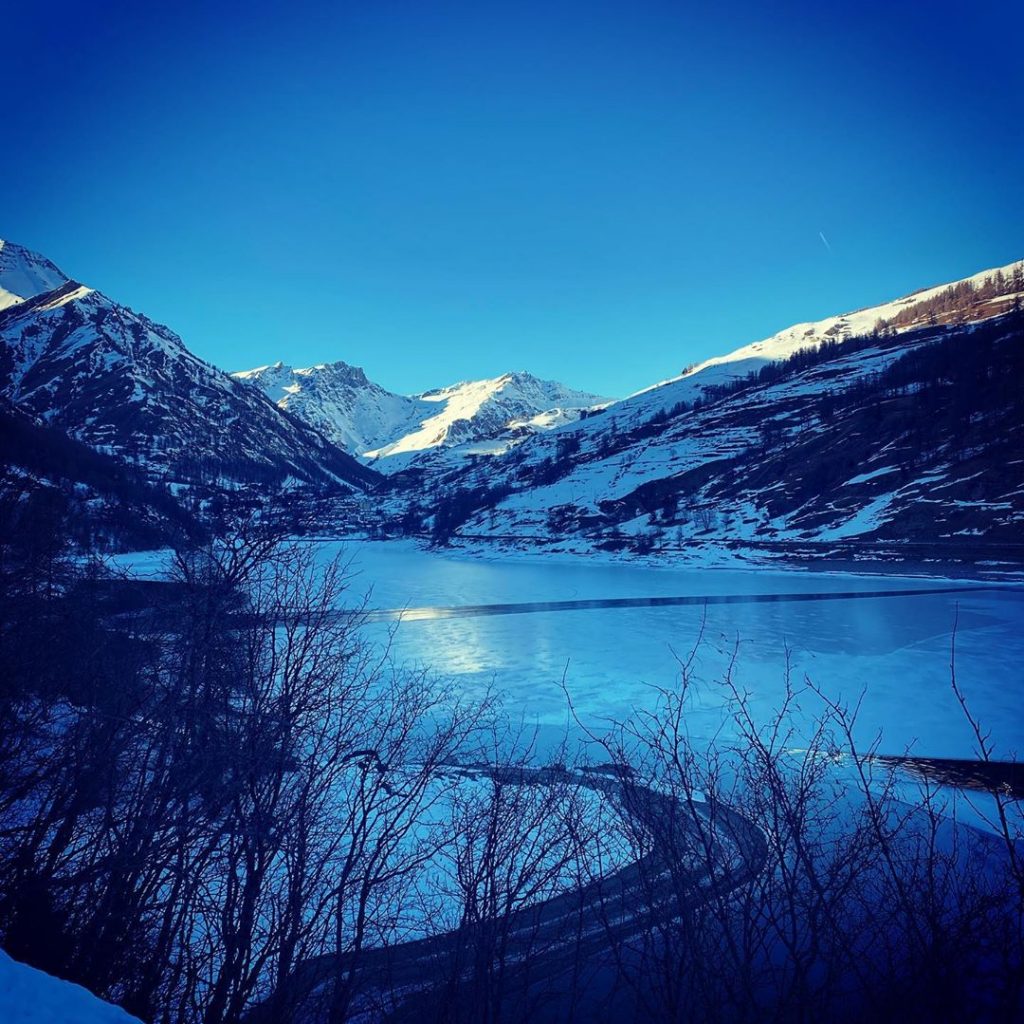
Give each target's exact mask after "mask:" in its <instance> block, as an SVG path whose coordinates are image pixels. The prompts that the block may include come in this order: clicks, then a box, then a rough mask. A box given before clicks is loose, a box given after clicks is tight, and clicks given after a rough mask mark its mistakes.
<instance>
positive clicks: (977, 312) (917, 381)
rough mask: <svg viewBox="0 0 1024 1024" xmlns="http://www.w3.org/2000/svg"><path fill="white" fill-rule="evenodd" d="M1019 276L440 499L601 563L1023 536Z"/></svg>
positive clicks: (627, 408)
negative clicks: (578, 547)
mask: <svg viewBox="0 0 1024 1024" xmlns="http://www.w3.org/2000/svg"><path fill="white" fill-rule="evenodd" d="M1015 268H1016V265H1011V266H1010V267H1008V268H1002V273H1001V276H1000V277H998V278H996V272H995V271H985V272H982V273H981V274H978V275H975V276H974V277H973V278H969V279H966V280H967V281H968V282H970V283H971V285H972V286H973V287H967V286H963V287H961V282H955V283H954V284H953V285H950V286H944V287H942V288H933V289H928V290H927V291H924V292H919V293H916V294H915V295H913V296H910V297H908V298H907V299H904V300H898V301H897V302H894V303H888V304H885V305H883V306H877V307H873V308H872V309H870V310H864V311H861V312H859V313H856V314H846V315H844V316H839V317H833V318H830V319H827V320H824V321H820V322H819V323H817V324H804V325H799V326H798V327H795V328H790V329H789V330H788V331H783V332H780V333H779V334H778V335H775V336H773V337H772V338H769V339H765V340H764V341H763V342H759V343H756V344H755V345H752V346H746V347H744V348H742V349H738V350H736V352H734V353H732V354H731V356H728V357H723V358H722V359H719V360H709V361H708V362H707V363H704V364H702V365H701V366H700V367H697V368H694V369H693V370H692V371H690V372H689V373H687V374H685V375H682V376H680V377H677V378H674V379H673V380H671V381H666V382H664V383H663V384H661V385H659V386H656V387H654V388H651V389H648V390H647V391H644V392H640V393H638V394H636V395H633V396H631V397H629V398H627V399H624V400H623V401H622V402H618V403H615V404H613V405H611V406H609V407H608V408H607V409H604V410H602V411H597V412H595V413H592V414H591V415H589V416H588V417H587V418H586V419H585V420H583V421H582V422H580V423H578V424H570V425H567V426H563V427H561V428H558V429H555V430H553V431H550V432H548V433H546V434H543V435H539V436H536V437H533V438H531V439H530V440H528V441H527V442H525V443H524V444H522V445H520V446H519V447H518V448H517V449H516V450H514V451H512V452H509V453H508V454H506V455H504V456H502V457H499V458H497V459H494V460H491V461H489V462H488V464H487V465H486V467H484V466H479V465H478V466H469V467H467V468H466V469H465V471H463V472H462V473H451V474H449V475H448V476H447V478H443V479H442V480H441V482H440V483H441V486H442V487H443V488H448V489H450V491H451V492H453V493H454V492H458V491H461V492H462V493H463V494H464V495H467V496H468V497H465V498H463V499H462V500H461V507H463V508H465V507H466V506H467V505H469V504H470V503H471V502H473V501H476V502H479V503H481V504H478V505H477V508H478V509H479V511H478V512H477V513H476V514H474V515H472V516H471V517H470V518H469V520H468V521H466V522H465V523H464V524H462V525H461V526H460V528H459V529H460V531H461V532H462V533H463V534H464V535H466V536H491V537H500V538H509V537H516V538H521V539H522V540H523V542H526V543H536V542H537V541H541V542H544V541H556V540H565V539H566V538H572V537H575V539H576V540H577V541H580V540H582V541H583V543H584V544H605V543H610V544H614V543H622V538H621V533H620V531H624V532H625V534H626V536H627V537H628V535H629V534H630V533H636V532H637V531H639V532H648V533H652V532H653V533H660V534H662V535H664V536H667V535H668V533H669V532H671V535H672V537H671V540H672V543H673V544H676V545H677V546H678V545H679V544H685V543H686V542H687V538H691V537H693V538H709V537H714V538H715V539H716V540H718V541H720V542H729V541H737V540H740V541H742V540H751V539H755V538H756V539H758V540H762V541H782V540H787V541H807V540H824V539H849V538H851V537H862V536H886V537H888V538H889V539H892V538H895V537H901V536H902V537H905V538H908V539H923V540H927V541H929V542H934V541H937V540H938V539H940V538H942V537H946V538H956V537H960V538H964V537H981V536H985V537H992V538H1001V539H1002V540H1005V539H1006V538H1007V537H1010V536H1012V535H1013V534H1014V531H1017V532H1018V535H1019V530H1020V528H1021V524H1022V523H1024V448H1022V444H1024V417H1022V416H1021V412H1020V392H1019V384H1018V383H1017V382H1018V381H1019V380H1020V379H1022V378H1021V376H1020V372H1021V370H1020V360H1021V358H1022V357H1024V345H1022V339H1021V327H1020V324H1021V320H1020V316H1019V314H1013V313H1010V314H1008V315H1007V316H1000V315H999V314H1003V313H1007V312H1008V311H1009V310H1011V309H1013V307H1014V305H1015V301H1014V297H1015V296H1016V295H1017V292H1016V290H1015V289H1017V288H1018V287H1019V284H1020V280H1019V277H1017V279H1016V280H1015V277H1014V273H1013V271H1014V270H1015ZM993 279H995V280H993ZM933 300H935V301H934V302H933V304H932V305H931V306H928V305H925V306H924V307H923V308H921V309H918V308H917V307H919V306H920V304H921V303H926V304H927V303H929V302H932V301H933ZM879 319H884V320H886V321H889V322H890V323H889V324H888V325H887V326H886V328H885V329H884V330H880V331H879V332H878V333H877V334H874V333H873V329H874V328H875V326H876V323H877V321H878V320H879ZM933 321H934V322H933ZM844 339H845V343H843V342H844ZM832 340H835V341H838V342H839V344H836V345H828V346H825V345H823V344H822V343H823V342H825V341H832ZM802 349H811V350H812V352H813V354H811V355H807V356H803V357H801V358H799V359H797V360H794V361H793V362H792V363H790V364H786V365H783V364H781V363H778V364H777V365H776V366H774V367H773V368H772V369H771V370H765V372H764V373H760V374H759V376H758V377H757V378H756V379H751V378H749V377H748V374H750V373H751V372H752V371H760V370H761V369H762V368H764V367H766V366H767V365H768V364H769V363H772V362H776V361H777V360H781V359H783V358H784V357H786V356H789V355H792V354H794V353H796V352H798V351H799V350H802ZM905 356H907V357H910V358H908V359H907V360H906V362H905V363H903V364H902V365H901V361H902V360H903V357H905ZM488 494H491V495H495V496H497V497H496V499H492V500H496V502H497V503H496V504H492V503H491V501H490V500H488V498H487V495H488ZM453 504H456V505H458V504H459V503H458V502H455V503H453ZM609 533H611V534H612V537H611V539H609ZM616 533H619V536H618V537H616V536H615V534H616Z"/></svg>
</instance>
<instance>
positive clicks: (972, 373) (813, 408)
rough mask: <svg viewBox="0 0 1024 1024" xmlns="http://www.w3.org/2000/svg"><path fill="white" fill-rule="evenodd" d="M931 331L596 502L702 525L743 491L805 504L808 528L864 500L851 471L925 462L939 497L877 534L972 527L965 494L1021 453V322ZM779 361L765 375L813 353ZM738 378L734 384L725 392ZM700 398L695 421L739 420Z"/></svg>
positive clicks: (736, 410) (625, 512) (905, 468)
mask: <svg viewBox="0 0 1024 1024" xmlns="http://www.w3.org/2000/svg"><path fill="white" fill-rule="evenodd" d="M940 330H941V333H940V334H939V336H938V339H937V340H935V341H932V342H930V343H925V344H921V343H918V344H915V345H913V346H912V347H910V348H909V349H908V350H907V351H906V352H904V353H903V354H902V355H900V356H899V358H897V359H895V360H894V361H893V362H892V363H890V364H889V365H888V366H887V367H885V369H883V370H881V371H880V372H878V373H872V374H866V375H860V376H858V377H856V378H854V379H853V380H852V381H851V382H849V383H848V384H846V385H845V386H835V387H832V388H829V389H828V390H823V391H820V392H819V393H818V394H812V395H806V396H804V397H803V398H801V399H799V400H798V401H797V402H796V403H795V404H793V405H791V406H790V407H789V408H788V409H787V415H786V417H785V418H783V419H777V418H772V419H770V420H767V421H764V422H760V423H758V422H757V421H756V420H750V422H749V425H750V426H753V427H756V428H757V429H758V430H759V432H760V443H758V444H755V445H753V446H752V447H750V448H749V449H747V450H746V451H745V452H744V453H741V454H739V455H737V456H736V457H734V458H731V459H729V460H726V461H725V462H714V461H713V462H710V463H707V464H704V465H701V466H700V467H698V468H697V469H694V470H691V471H690V472H687V473H683V474H679V475H676V476H673V477H669V478H665V479H661V480H655V481H651V482H650V483H648V484H644V485H642V486H641V487H639V488H638V489H637V490H636V491H634V492H633V493H632V494H631V495H629V496H627V497H626V498H625V499H622V500H620V501H617V502H614V503H613V502H608V503H605V504H603V505H602V506H601V507H602V509H603V511H604V512H605V514H606V515H607V516H609V517H611V520H612V521H613V522H614V521H621V520H628V519H630V518H633V517H634V516H636V515H637V514H638V513H642V512H650V513H651V514H652V517H654V518H655V519H656V521H657V523H658V525H659V526H660V527H661V528H662V529H664V528H666V527H669V526H677V525H679V524H685V523H691V522H693V523H696V525H697V526H699V527H700V528H702V529H704V530H705V531H707V530H712V529H713V528H714V527H715V526H716V524H717V522H718V518H719V513H718V512H717V511H716V510H717V509H719V508H723V507H726V508H727V507H729V503H730V502H731V501H732V500H733V499H735V497H736V496H737V494H740V493H747V494H750V495H755V494H757V495H763V498H760V499H759V501H760V502H761V508H762V511H763V514H764V516H765V518H766V520H767V519H773V518H775V517H776V516H788V515H790V514H792V513H794V512H796V511H798V510H804V511H803V513H802V514H803V518H802V520H801V522H800V523H799V524H793V525H799V526H800V527H802V528H805V529H808V530H813V529H814V528H815V527H816V526H820V525H824V524H825V523H827V522H829V521H830V520H831V519H835V517H836V516H837V514H839V513H840V512H841V511H842V509H843V508H844V507H845V508H847V509H848V512H849V514H851V515H852V514H853V513H854V512H855V511H856V510H857V508H858V507H860V505H862V504H863V503H864V501H865V498H864V496H863V495H864V492H863V491H861V490H859V489H857V488H854V487H849V486H847V482H848V481H849V480H851V479H852V478H854V477H856V476H857V475H858V474H863V473H864V472H865V471H866V470H870V469H881V468H886V469H887V470H889V471H890V472H889V473H887V475H886V476H885V477H884V480H883V481H882V484H884V486H885V487H886V488H887V489H888V490H894V489H897V488H900V487H903V486H906V485H908V484H913V483H914V481H915V480H916V478H917V476H919V475H920V474H921V473H923V472H925V471H926V469H927V468H928V467H933V468H941V469H942V473H943V480H944V481H945V482H946V483H947V485H948V486H947V487H946V488H945V493H944V497H945V498H946V499H947V502H948V507H942V508H940V507H939V506H938V505H936V504H935V503H934V502H932V503H929V504H928V505H926V506H922V507H918V508H914V507H911V508H910V509H908V510H904V511H902V512H901V513H900V514H899V515H898V516H894V517H893V519H892V521H891V522H890V523H889V525H888V526H887V527H886V529H885V530H884V531H883V534H884V535H885V536H890V535H891V536H894V537H899V538H901V539H902V540H904V541H908V540H928V541H929V542H931V543H933V544H934V545H942V544H943V543H945V544H949V543H953V542H955V540H956V538H955V533H956V531H957V530H965V531H969V530H971V529H972V528H974V527H976V526H977V525H978V523H977V515H978V513H977V511H976V510H974V509H973V508H972V503H976V502H982V503H984V502H993V501H994V502H1000V501H1003V502H1005V501H1006V500H1008V495H1007V494H1005V493H1004V491H1005V490H1006V488H1007V487H1009V486H1010V484H1009V480H1010V477H1008V476H1007V475H1006V474H1005V473H1004V472H1001V471H998V472H996V471H993V470H994V468H995V467H1004V466H1007V465H1011V464H1014V463H1015V462H1019V461H1020V460H1024V435H1022V426H1021V425H1022V424H1024V392H1022V389H1021V387H1020V381H1021V380H1024V324H1022V322H1021V318H1020V317H1019V316H1015V315H1009V316H1003V317H997V318H993V319H991V320H989V321H986V322H984V323H982V324H975V325H971V326H964V327H961V328H941V329H940ZM904 337H906V336H904ZM915 340H916V341H918V342H920V341H921V340H922V339H921V336H920V335H918V336H917V338H916V339H915ZM863 343H864V340H863V339H857V340H856V341H854V345H855V346H856V345H860V344H863ZM847 344H849V343H844V344H842V345H840V346H839V348H840V351H843V352H845V351H846V345H847ZM786 363H787V364H788V367H780V368H778V369H776V368H774V367H772V368H770V372H769V374H768V376H769V377H770V378H771V379H772V380H773V381H775V380H779V379H787V378H789V376H790V375H791V374H792V375H794V376H795V375H796V374H797V373H798V372H800V371H799V370H797V369H796V368H797V367H802V368H804V369H806V368H807V367H808V365H810V366H814V365H816V357H815V356H814V355H813V354H811V353H803V352H800V353H796V355H795V357H794V358H793V359H792V361H790V360H787V361H786ZM765 369H769V368H765ZM759 376H760V374H759ZM749 387H751V385H750V384H748V383H747V382H742V386H739V387H737V388H736V389H735V391H736V393H740V392H745V391H746V390H747V389H748V388H749ZM705 408H706V413H705V416H704V417H701V418H700V419H699V420H695V421H694V427H693V428H694V429H701V425H702V424H705V423H706V416H707V415H712V414H714V415H717V416H720V417H721V416H724V417H726V418H727V420H728V421H731V420H736V421H737V422H742V423H747V419H746V418H745V416H746V414H745V409H744V406H743V405H738V404H735V403H733V404H731V405H728V406H725V405H719V404H712V405H709V406H706V407H705ZM1009 500H1012V499H1009ZM957 502H959V504H957ZM910 504H911V505H912V503H910ZM986 523H987V521H986ZM987 525H988V526H989V527H990V529H989V530H988V535H989V539H990V540H991V541H997V540H999V539H1000V538H1002V539H1003V540H1005V541H1010V540H1012V536H1011V532H1012V531H1008V530H1003V531H1001V532H1000V531H999V530H996V529H995V528H994V527H993V526H992V524H991V523H987ZM943 534H944V535H946V536H945V538H943V536H941V535H943Z"/></svg>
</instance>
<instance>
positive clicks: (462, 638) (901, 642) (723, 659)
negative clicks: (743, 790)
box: [322, 543, 1024, 757]
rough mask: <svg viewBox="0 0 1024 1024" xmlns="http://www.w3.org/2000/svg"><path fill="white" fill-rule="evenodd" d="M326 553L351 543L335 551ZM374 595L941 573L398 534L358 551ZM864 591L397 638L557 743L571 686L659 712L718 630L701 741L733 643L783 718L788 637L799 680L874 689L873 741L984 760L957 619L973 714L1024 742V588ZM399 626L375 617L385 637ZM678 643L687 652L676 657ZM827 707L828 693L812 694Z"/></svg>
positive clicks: (614, 710) (361, 583) (450, 598)
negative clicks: (655, 556) (596, 552)
mask: <svg viewBox="0 0 1024 1024" xmlns="http://www.w3.org/2000/svg"><path fill="white" fill-rule="evenodd" d="M322 550H323V557H325V558H326V557H329V556H330V555H331V554H333V553H334V552H335V551H336V550H337V548H335V547H334V546H332V545H324V546H323V549H322ZM346 550H347V551H348V553H349V554H350V555H351V557H352V558H353V568H354V569H356V570H358V573H359V575H358V576H356V578H355V579H354V580H353V590H354V591H355V592H358V593H360V594H361V593H363V592H364V591H366V590H370V591H371V598H370V602H369V603H370V606H371V607H373V608H401V607H403V606H404V607H420V606H431V605H438V606H450V605H475V604H487V603H513V602H530V601H560V600H574V599H596V598H623V597H634V598H635V597H655V596H676V595H709V596H714V595H724V594H746V595H752V594H794V593H804V594H810V593H835V592H842V593H848V592H864V591H880V590H918V589H920V590H928V589H933V588H939V587H947V586H950V585H951V584H950V583H948V582H946V581H942V580H928V579H921V578H907V577H882V576H854V575H849V574H832V573H814V572H805V571H804V572H772V571H764V570H751V571H735V570H682V571H671V570H661V569H659V570H654V569H645V568H633V567H624V566H611V565H600V564H598V565H593V564H588V563H586V562H582V561H579V562H555V561H550V560H547V561H546V560H543V559H538V560H534V561H530V560H514V561H513V560H510V561H485V560H479V559H472V558H468V557H449V556H445V555H440V554H434V553H430V552H425V551H422V550H419V549H417V548H415V547H413V546H412V545H405V544H394V543H356V544H349V545H348V546H347V548H346ZM956 585H958V586H959V585H962V586H964V587H966V588H968V589H967V590H965V592H960V593H946V594H934V595H931V594H929V595H923V594H922V595H921V596H912V597H902V596H901V597H870V598H855V599H849V600H845V599H844V600H821V601H819V600H811V601H797V602H789V601H780V602H770V603H760V602H756V603H740V604H724V605H723V604H710V605H708V606H707V608H706V609H704V608H702V607H701V606H699V605H696V606H685V607H667V608H658V607H652V608H609V609H586V610H572V611H553V612H536V613H528V614H513V615H500V616H494V617H471V618H444V619H436V620H422V621H408V622H403V623H401V624H400V625H399V626H398V628H397V630H396V631H395V634H394V637H393V640H392V645H393V653H394V657H395V659H396V660H398V661H399V662H404V663H408V664H411V665H427V666H429V667H431V668H432V669H433V670H434V671H435V672H437V674H438V675H439V676H441V677H448V678H451V679H453V680H454V681H455V682H456V683H457V684H458V685H459V687H460V688H461V689H462V690H464V691H466V692H470V693H473V692H479V693H482V692H484V690H485V689H486V688H487V686H488V685H490V684H492V683H493V686H494V688H495V690H496V691H497V692H499V693H500V694H502V696H503V697H504V700H505V704H506V707H507V708H508V709H509V710H510V711H512V712H514V713H515V714H516V715H517V716H518V715H524V716H525V717H526V718H527V720H528V721H535V722H537V723H538V724H540V725H541V726H544V727H546V731H547V732H549V734H551V735H552V737H553V736H554V734H556V733H557V732H558V730H559V729H560V728H562V727H564V726H565V724H566V721H567V714H566V706H565V701H564V698H563V695H562V691H561V680H562V677H563V673H564V675H565V681H566V686H567V688H568V690H569V693H570V694H571V696H572V699H573V702H574V704H575V706H576V710H577V712H578V713H580V715H581V716H582V717H583V718H584V720H586V721H589V722H597V721H599V720H600V719H601V718H604V717H608V716H611V717H618V718H621V717H624V716H627V715H629V714H630V712H631V711H632V710H633V709H634V708H635V707H636V706H644V705H648V706H649V705H650V704H651V703H652V702H653V700H654V693H653V687H658V686H671V685H673V683H674V682H675V681H676V680H678V676H679V669H678V664H677V661H676V656H675V655H676V654H678V655H679V656H680V657H687V656H688V655H689V652H690V650H691V649H692V648H693V647H694V645H695V643H696V641H697V639H698V637H699V636H700V634H701V623H702V619H704V617H705V615H706V619H705V620H704V625H703V641H702V642H701V644H700V646H699V649H698V652H697V655H696V658H695V661H694V670H695V674H696V676H697V678H698V680H699V686H698V688H697V692H696V699H695V701H694V703H693V707H692V710H691V718H690V722H691V729H692V731H693V734H694V737H695V739H699V738H701V737H708V736H710V735H711V734H712V732H713V731H714V730H716V729H717V728H718V726H719V724H720V722H721V719H722V715H723V705H724V699H725V698H724V694H723V693H722V691H721V688H720V687H719V686H717V685H716V680H719V679H721V678H722V676H723V675H724V674H725V672H726V670H727V669H728V666H729V663H730V660H731V658H732V656H733V653H734V651H735V652H736V661H735V668H734V678H735V680H736V681H737V682H738V684H739V685H740V686H741V687H742V688H743V689H745V690H747V691H748V692H749V693H750V695H751V699H752V702H753V705H754V707H755V708H756V709H757V710H758V712H759V714H761V715H763V716H767V715H768V714H769V713H770V711H771V709H772V708H773V707H774V706H776V704H777V703H778V701H779V698H780V695H781V693H782V688H783V679H784V673H785V664H786V647H787V645H788V646H789V649H790V652H791V667H792V676H793V679H794V680H796V681H798V682H799V681H800V680H802V679H803V677H804V676H805V675H806V676H808V677H810V678H811V679H812V680H813V681H814V682H815V683H816V684H817V685H818V686H820V687H821V688H822V689H823V690H824V691H825V692H826V693H828V694H829V695H831V696H833V697H838V696H844V697H846V698H848V699H850V700H851V701H855V700H856V699H857V698H858V697H859V696H860V694H861V692H862V690H863V691H864V700H863V704H862V707H861V711H860V716H859V718H858V730H857V739H858V741H859V742H860V743H861V744H865V745H866V744H867V743H869V742H870V741H871V740H872V739H874V737H875V735H876V733H878V732H879V731H881V732H882V735H883V742H882V744H881V747H880V749H881V750H882V751H883V752H887V753H899V752H902V751H903V750H904V749H905V748H906V747H907V746H908V745H911V744H912V745H913V747H914V751H915V752H916V753H918V754H929V755H932V756H945V757H970V756H972V755H973V753H974V751H973V745H972V740H971V736H970V733H969V730H968V729H967V727H966V723H965V722H964V721H963V718H962V715H961V714H960V712H959V709H958V706H957V704H956V701H955V699H954V696H953V693H952V690H951V687H950V671H949V663H950V641H951V638H952V632H953V625H954V622H957V638H956V668H957V677H958V680H959V682H960V684H961V686H962V687H963V689H964V691H965V692H966V694H967V698H968V701H969V703H970V706H971V709H972V710H973V711H974V712H975V713H976V714H978V715H979V716H980V717H981V718H982V720H983V721H984V722H985V724H986V725H987V726H988V727H989V728H991V729H992V731H993V738H994V739H995V740H996V742H997V744H998V746H999V748H1000V753H1001V754H1002V755H1008V754H1010V753H1011V752H1013V751H1024V705H1022V701H1021V696H1022V691H1024V589H1017V590H1013V591H996V590H991V589H985V588H984V585H978V586H975V587H972V586H971V585H970V584H968V583H964V584H956ZM392 628H393V624H391V625H387V624H373V625H370V626H367V627H366V629H367V631H368V634H369V635H370V636H371V637H374V638H375V639H378V640H379V641H380V642H381V643H383V642H385V640H386V638H387V636H388V633H389V630H390V629H392ZM674 652H675V653H674ZM803 705H804V708H805V710H813V708H814V701H813V700H811V699H806V700H804V701H803Z"/></svg>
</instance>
